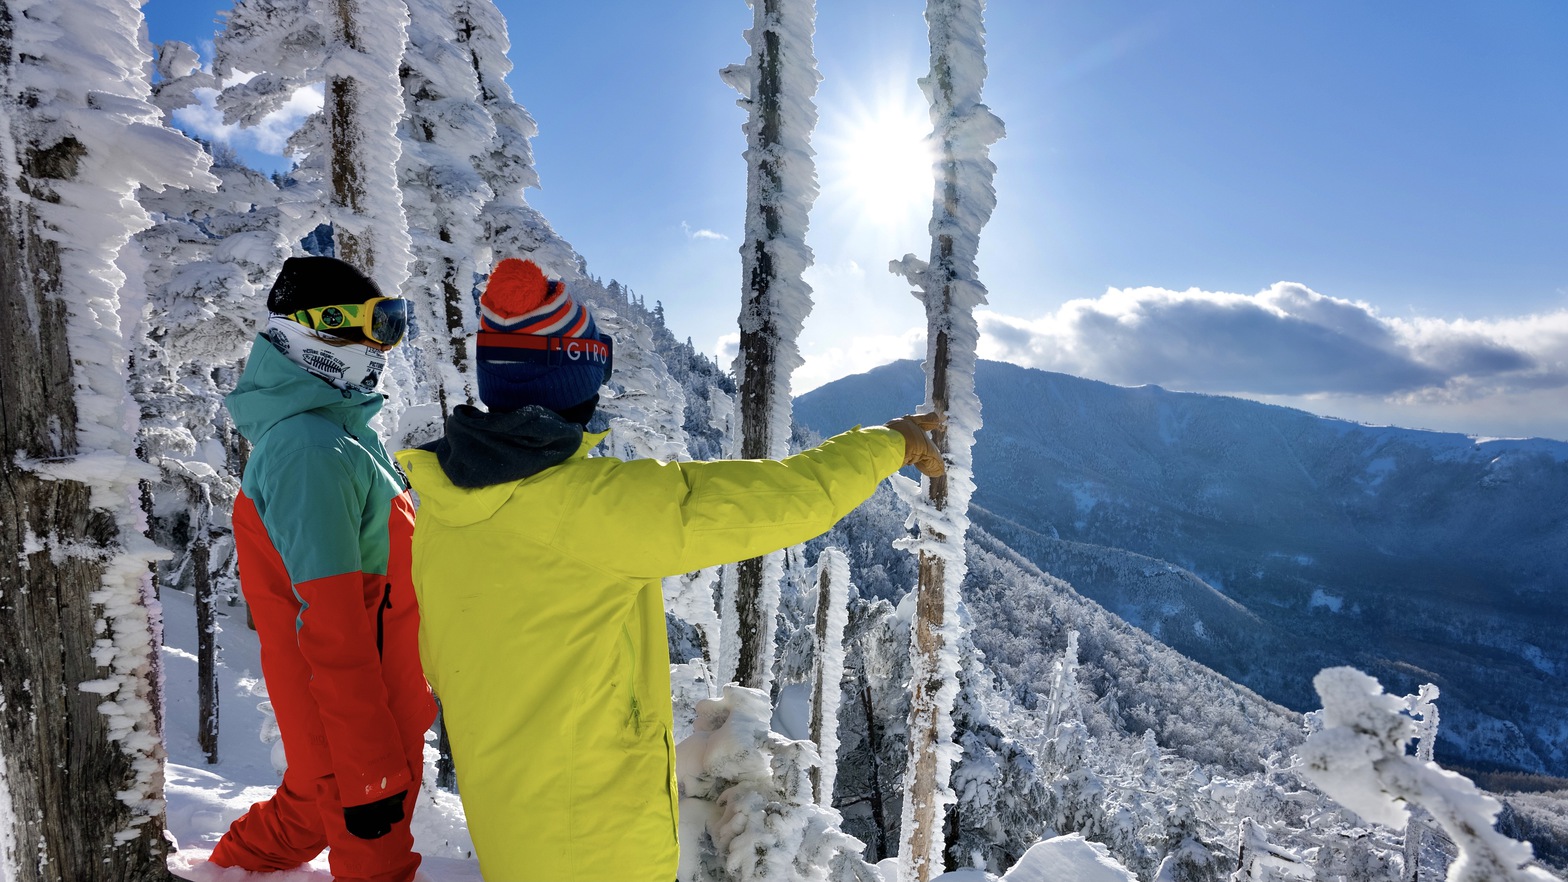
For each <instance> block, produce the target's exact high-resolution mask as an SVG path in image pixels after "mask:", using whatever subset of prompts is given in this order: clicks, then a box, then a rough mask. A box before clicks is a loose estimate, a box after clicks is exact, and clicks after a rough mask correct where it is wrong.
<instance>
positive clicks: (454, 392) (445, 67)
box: [398, 0, 496, 440]
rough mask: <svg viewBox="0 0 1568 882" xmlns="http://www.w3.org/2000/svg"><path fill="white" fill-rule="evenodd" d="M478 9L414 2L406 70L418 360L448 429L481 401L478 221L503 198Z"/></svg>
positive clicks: (407, 185) (403, 131) (424, 393)
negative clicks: (489, 166) (456, 411)
mask: <svg viewBox="0 0 1568 882" xmlns="http://www.w3.org/2000/svg"><path fill="white" fill-rule="evenodd" d="M474 5H481V4H470V3H463V4H458V5H457V6H456V7H455V8H454V7H453V5H452V4H451V3H444V2H437V0H411V2H410V3H409V14H410V18H409V29H408V51H407V53H405V55H404V57H403V64H402V68H401V70H400V76H401V78H402V82H403V100H404V103H405V106H406V113H405V114H404V117H403V121H402V123H401V124H400V126H399V130H398V133H399V136H400V138H401V140H402V144H403V152H402V155H401V156H400V158H399V160H398V180H399V183H400V185H401V187H402V190H403V207H404V210H405V212H406V213H407V215H408V225H409V235H410V237H411V240H412V249H413V264H412V276H411V278H410V279H409V290H410V291H414V292H418V293H417V294H416V295H415V297H414V300H415V309H416V315H417V321H418V325H419V336H418V338H417V339H416V340H414V341H413V342H414V344H415V346H416V350H415V359H416V364H417V365H419V367H420V370H419V371H418V376H419V377H420V379H421V380H422V385H425V386H428V387H430V388H425V389H421V390H420V392H421V396H420V397H421V400H425V399H426V398H432V397H433V398H434V401H435V403H436V404H437V405H438V406H439V416H440V417H441V419H442V420H444V419H445V417H446V416H447V415H449V414H450V413H451V411H452V408H453V407H455V406H456V405H458V404H472V403H474V401H475V400H476V396H477V392H476V388H477V387H476V385H475V382H476V381H475V378H474V368H473V361H472V359H471V357H470V354H469V351H468V338H469V337H470V336H471V335H472V334H473V332H474V331H475V330H477V328H478V317H477V314H476V312H475V309H474V302H473V293H472V292H473V288H474V279H475V277H476V275H481V274H483V273H485V272H488V271H489V266H488V262H489V254H490V252H489V249H488V248H487V247H483V245H482V239H483V229H482V227H481V224H480V221H479V212H480V209H481V208H482V207H483V206H484V204H485V203H486V202H489V201H490V199H491V198H492V196H493V195H494V194H493V192H492V191H491V189H490V186H489V185H488V184H487V183H486V182H485V180H484V178H483V176H481V175H480V173H479V170H478V168H477V162H478V160H479V159H480V157H482V156H484V155H485V154H486V153H487V152H488V151H489V149H490V145H491V143H492V142H493V141H494V140H495V134H496V130H495V124H494V122H493V121H492V120H491V118H490V115H489V114H488V113H485V112H484V111H483V110H482V100H481V94H480V85H479V65H478V62H477V61H476V58H475V55H476V44H475V42H474V41H473V40H472V38H473V37H474V35H475V34H476V33H477V32H478V31H479V28H478V26H477V25H476V23H475V22H474V20H473V18H472V17H471V16H470V14H469V10H470V8H471V7H472V6H474ZM483 5H488V4H483ZM481 261H483V263H481ZM420 440H423V439H420Z"/></svg>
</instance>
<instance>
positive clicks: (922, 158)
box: [823, 102, 932, 227]
mask: <svg viewBox="0 0 1568 882" xmlns="http://www.w3.org/2000/svg"><path fill="white" fill-rule="evenodd" d="M930 132H931V123H930V120H929V119H928V118H927V115H926V113H925V111H924V110H922V109H917V108H915V107H911V106H900V105H899V104H898V103H895V102H885V103H883V104H882V105H881V106H880V107H877V108H874V109H869V110H867V111H866V112H863V113H859V114H856V115H855V117H854V118H852V119H850V120H848V121H847V122H846V124H845V125H844V126H843V127H842V128H841V129H840V131H838V132H837V133H835V134H834V135H833V136H832V137H830V138H829V139H828V141H827V144H826V145H825V146H826V148H827V149H826V150H825V151H824V153H825V155H824V157H823V160H824V162H823V166H824V171H825V172H827V173H828V175H827V177H826V178H825V183H826V184H828V185H829V186H831V187H833V188H834V189H835V190H839V191H841V198H843V199H846V200H847V201H848V202H849V203H850V204H848V205H846V206H844V208H845V210H846V211H848V212H850V213H852V214H853V215H854V216H856V217H858V218H859V219H860V220H862V221H864V222H866V223H869V224H872V225H875V226H879V227H887V226H893V225H897V224H901V223H905V222H908V221H909V220H911V219H918V220H919V221H920V222H922V223H923V222H924V220H925V218H926V217H927V216H928V215H929V213H930V210H931V191H932V178H931V161H932V153H931V149H930V147H929V145H928V143H927V141H926V136H927V135H928V134H930Z"/></svg>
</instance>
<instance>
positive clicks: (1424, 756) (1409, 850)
mask: <svg viewBox="0 0 1568 882" xmlns="http://www.w3.org/2000/svg"><path fill="white" fill-rule="evenodd" d="M1439 694H1440V692H1439V690H1438V688H1437V686H1436V685H1435V684H1432V683H1423V684H1422V685H1421V689H1420V690H1419V691H1417V693H1416V694H1415V695H1409V696H1406V697H1405V703H1406V705H1407V706H1408V707H1409V708H1410V713H1411V714H1412V715H1413V716H1414V717H1415V718H1416V719H1417V720H1419V721H1420V722H1418V723H1417V724H1416V731H1415V738H1416V759H1418V760H1421V761H1422V762H1431V761H1432V754H1433V751H1434V750H1435V749H1436V746H1437V727H1438V722H1439V721H1438V713H1437V698H1438V695H1439ZM1431 817H1432V816H1431V815H1430V814H1429V813H1428V812H1427V811H1426V809H1423V808H1421V807H1419V806H1417V807H1415V808H1412V809H1411V810H1410V820H1409V821H1408V822H1407V823H1406V824H1405V872H1404V875H1403V877H1402V878H1403V882H1419V880H1420V878H1421V850H1422V847H1423V846H1424V845H1425V843H1426V832H1427V830H1426V827H1427V824H1428V823H1430V821H1431Z"/></svg>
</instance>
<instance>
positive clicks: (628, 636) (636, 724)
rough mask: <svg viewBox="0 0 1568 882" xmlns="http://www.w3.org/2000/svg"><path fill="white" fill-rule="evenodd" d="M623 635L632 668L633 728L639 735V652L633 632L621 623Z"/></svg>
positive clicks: (640, 713)
mask: <svg viewBox="0 0 1568 882" xmlns="http://www.w3.org/2000/svg"><path fill="white" fill-rule="evenodd" d="M621 636H622V637H625V638H626V659H627V661H628V662H629V667H630V668H631V679H630V680H629V681H628V682H627V685H628V686H630V687H631V693H632V728H633V730H634V731H635V732H636V733H637V734H638V735H641V734H642V705H641V703H639V702H638V701H637V653H636V652H635V651H634V648H633V646H632V632H631V630H630V629H628V628H627V627H626V626H625V625H621Z"/></svg>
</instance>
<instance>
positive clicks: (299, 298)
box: [267, 257, 381, 315]
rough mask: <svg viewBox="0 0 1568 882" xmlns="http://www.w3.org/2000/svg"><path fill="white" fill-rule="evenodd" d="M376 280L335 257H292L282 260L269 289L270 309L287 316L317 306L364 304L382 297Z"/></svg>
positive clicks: (268, 300) (268, 307)
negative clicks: (281, 264)
mask: <svg viewBox="0 0 1568 882" xmlns="http://www.w3.org/2000/svg"><path fill="white" fill-rule="evenodd" d="M380 296H381V290H380V289H379V288H377V287H376V283H375V282H372V281H371V280H370V279H368V278H366V277H365V274H364V273H362V272H360V271H359V270H357V269H355V268H354V267H353V266H351V265H350V264H347V263H344V262H343V261H341V260H338V259H337V258H336V257H291V258H289V259H288V260H285V261H283V269H282V270H280V271H279V272H278V278H277V281H275V282H273V283H272V290H271V291H268V292H267V309H268V311H270V312H275V313H281V314H284V315H288V314H292V313H296V312H299V311H300V310H302V309H314V308H315V307H317V306H335V305H337V304H339V303H364V302H365V301H367V300H369V299H371V298H372V297H380Z"/></svg>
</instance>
